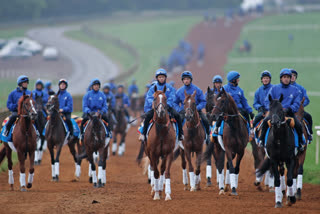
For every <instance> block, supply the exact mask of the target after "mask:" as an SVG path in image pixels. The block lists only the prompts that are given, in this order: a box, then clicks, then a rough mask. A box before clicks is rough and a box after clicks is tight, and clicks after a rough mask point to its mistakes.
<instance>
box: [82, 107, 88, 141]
mask: <svg viewBox="0 0 320 214" xmlns="http://www.w3.org/2000/svg"><path fill="white" fill-rule="evenodd" d="M87 121H88V114H85V113H84V114H83V115H82V121H81V125H80V140H83V132H84V124H85V123H86V122H87Z"/></svg>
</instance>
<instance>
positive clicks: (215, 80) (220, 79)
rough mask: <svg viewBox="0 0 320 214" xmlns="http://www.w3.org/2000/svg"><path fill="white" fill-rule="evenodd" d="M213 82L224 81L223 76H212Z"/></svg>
mask: <svg viewBox="0 0 320 214" xmlns="http://www.w3.org/2000/svg"><path fill="white" fill-rule="evenodd" d="M212 82H213V83H216V82H219V83H222V82H223V80H222V77H221V76H220V75H215V76H214V77H213V78H212Z"/></svg>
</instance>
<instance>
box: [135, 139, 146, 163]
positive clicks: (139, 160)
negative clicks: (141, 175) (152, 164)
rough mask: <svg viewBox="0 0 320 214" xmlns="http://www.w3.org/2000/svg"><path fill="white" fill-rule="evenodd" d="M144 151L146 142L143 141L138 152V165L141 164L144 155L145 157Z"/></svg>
mask: <svg viewBox="0 0 320 214" xmlns="http://www.w3.org/2000/svg"><path fill="white" fill-rule="evenodd" d="M143 152H144V142H142V143H141V145H140V151H139V154H138V156H137V159H136V161H137V163H138V165H140V164H141V160H142V157H143Z"/></svg>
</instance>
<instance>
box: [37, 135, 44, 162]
mask: <svg viewBox="0 0 320 214" xmlns="http://www.w3.org/2000/svg"><path fill="white" fill-rule="evenodd" d="M40 138H41V144H40V148H39V152H38V165H40V164H41V161H42V156H43V145H44V142H45V140H46V139H45V137H44V136H42V135H41V136H40Z"/></svg>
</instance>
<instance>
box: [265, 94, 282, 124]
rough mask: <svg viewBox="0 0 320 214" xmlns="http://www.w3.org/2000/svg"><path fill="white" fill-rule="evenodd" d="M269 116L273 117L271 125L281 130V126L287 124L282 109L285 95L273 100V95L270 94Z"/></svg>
mask: <svg viewBox="0 0 320 214" xmlns="http://www.w3.org/2000/svg"><path fill="white" fill-rule="evenodd" d="M268 98H269V101H270V106H269V115H270V117H271V121H270V122H271V125H272V126H273V127H275V126H276V127H277V128H280V126H281V124H284V123H285V115H284V111H283V107H282V104H281V102H282V100H283V94H281V96H280V99H279V100H277V99H272V97H271V95H270V94H269V97H268Z"/></svg>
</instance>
